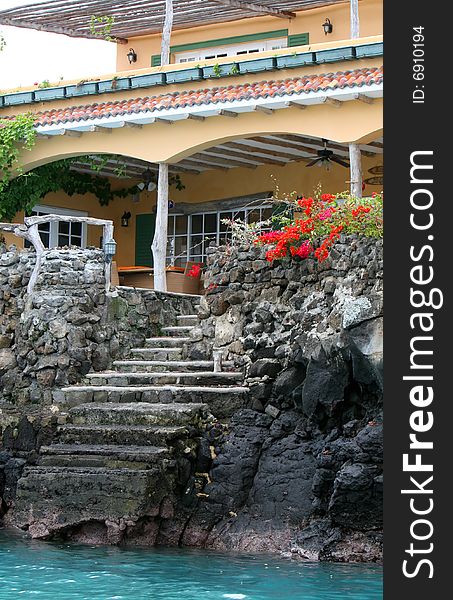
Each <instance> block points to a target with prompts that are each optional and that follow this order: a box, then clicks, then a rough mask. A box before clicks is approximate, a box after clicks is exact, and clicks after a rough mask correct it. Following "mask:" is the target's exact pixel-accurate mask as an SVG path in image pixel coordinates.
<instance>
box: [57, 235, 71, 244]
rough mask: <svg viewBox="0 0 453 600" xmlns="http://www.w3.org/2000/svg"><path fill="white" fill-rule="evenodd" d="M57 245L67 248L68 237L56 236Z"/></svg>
mask: <svg viewBox="0 0 453 600" xmlns="http://www.w3.org/2000/svg"><path fill="white" fill-rule="evenodd" d="M58 245H59V246H60V247H61V246H69V235H59V236H58Z"/></svg>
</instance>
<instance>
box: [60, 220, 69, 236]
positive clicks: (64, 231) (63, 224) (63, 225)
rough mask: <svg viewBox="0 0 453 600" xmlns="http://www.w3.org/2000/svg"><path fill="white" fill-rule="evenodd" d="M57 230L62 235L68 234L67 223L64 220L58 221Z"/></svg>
mask: <svg viewBox="0 0 453 600" xmlns="http://www.w3.org/2000/svg"><path fill="white" fill-rule="evenodd" d="M58 232H59V233H62V234H63V235H69V223H68V222H65V221H59V222H58Z"/></svg>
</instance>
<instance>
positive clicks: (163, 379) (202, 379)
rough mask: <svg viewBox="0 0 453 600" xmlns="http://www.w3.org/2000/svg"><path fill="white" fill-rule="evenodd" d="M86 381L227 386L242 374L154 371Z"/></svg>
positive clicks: (92, 377)
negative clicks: (156, 381)
mask: <svg viewBox="0 0 453 600" xmlns="http://www.w3.org/2000/svg"><path fill="white" fill-rule="evenodd" d="M85 377H86V379H89V380H90V384H91V383H93V384H94V385H114V386H126V387H127V386H131V385H142V386H143V385H145V386H146V385H151V384H152V383H153V382H154V381H155V380H158V383H159V384H162V385H164V384H172V383H173V384H177V385H179V384H182V385H184V384H189V385H190V384H191V383H195V384H197V383H201V384H204V385H206V384H207V385H209V384H211V385H215V384H222V383H223V384H225V383H226V384H228V382H229V381H231V380H235V381H237V380H239V379H243V377H244V376H243V374H242V373H240V372H237V371H236V372H233V371H223V372H221V373H215V372H214V371H195V372H190V371H162V372H159V371H155V372H153V373H143V372H140V371H138V372H132V371H131V372H129V373H124V372H117V371H110V372H101V373H88V374H87V375H86V376H85Z"/></svg>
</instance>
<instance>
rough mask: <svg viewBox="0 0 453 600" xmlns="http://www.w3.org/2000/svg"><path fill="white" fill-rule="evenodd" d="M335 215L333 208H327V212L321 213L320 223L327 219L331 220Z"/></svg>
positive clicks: (319, 216)
mask: <svg viewBox="0 0 453 600" xmlns="http://www.w3.org/2000/svg"><path fill="white" fill-rule="evenodd" d="M333 213H334V209H333V208H326V210H323V211H322V212H320V213H319V215H318V219H319V220H320V221H325V220H326V219H330V217H331V216H332V215H333Z"/></svg>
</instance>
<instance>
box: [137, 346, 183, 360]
mask: <svg viewBox="0 0 453 600" xmlns="http://www.w3.org/2000/svg"><path fill="white" fill-rule="evenodd" d="M131 354H132V355H133V356H134V358H135V359H138V360H149V359H150V358H153V359H155V360H166V359H168V360H172V359H182V358H183V349H182V348H179V347H178V348H132V350H131Z"/></svg>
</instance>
